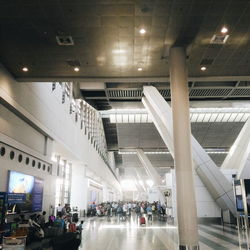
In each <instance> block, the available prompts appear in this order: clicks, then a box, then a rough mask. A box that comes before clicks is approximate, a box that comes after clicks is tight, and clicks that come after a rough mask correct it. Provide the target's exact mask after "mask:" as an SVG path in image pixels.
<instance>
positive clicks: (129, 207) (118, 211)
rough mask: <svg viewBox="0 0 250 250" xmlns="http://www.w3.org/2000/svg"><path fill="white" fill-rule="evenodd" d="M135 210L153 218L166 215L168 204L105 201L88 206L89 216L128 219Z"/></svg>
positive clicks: (137, 213) (136, 212) (139, 214)
mask: <svg viewBox="0 0 250 250" xmlns="http://www.w3.org/2000/svg"><path fill="white" fill-rule="evenodd" d="M132 212H134V213H135V214H136V215H137V217H142V216H144V215H147V217H148V220H149V221H152V220H153V215H158V216H159V217H160V216H163V217H164V216H165V215H166V204H161V203H160V202H159V201H155V202H153V203H149V202H147V201H142V202H135V201H131V202H122V201H119V202H105V203H101V204H95V202H93V203H91V204H90V205H89V207H88V211H87V216H108V217H111V216H117V217H118V220H119V221H120V220H126V218H127V217H129V216H131V214H132Z"/></svg>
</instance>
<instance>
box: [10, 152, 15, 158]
mask: <svg viewBox="0 0 250 250" xmlns="http://www.w3.org/2000/svg"><path fill="white" fill-rule="evenodd" d="M14 157H15V152H14V151H11V152H10V159H11V160H13V159H14Z"/></svg>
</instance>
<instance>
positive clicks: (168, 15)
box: [0, 0, 250, 78]
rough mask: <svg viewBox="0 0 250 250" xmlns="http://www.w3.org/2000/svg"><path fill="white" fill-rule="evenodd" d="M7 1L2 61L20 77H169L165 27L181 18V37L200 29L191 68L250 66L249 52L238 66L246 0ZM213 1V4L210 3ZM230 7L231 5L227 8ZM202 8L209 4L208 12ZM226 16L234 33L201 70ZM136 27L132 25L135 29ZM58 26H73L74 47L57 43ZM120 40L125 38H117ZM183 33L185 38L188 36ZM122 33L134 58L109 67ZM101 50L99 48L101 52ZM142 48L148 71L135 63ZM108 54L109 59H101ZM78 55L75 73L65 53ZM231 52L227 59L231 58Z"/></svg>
mask: <svg viewBox="0 0 250 250" xmlns="http://www.w3.org/2000/svg"><path fill="white" fill-rule="evenodd" d="M8 2H9V1H4V2H1V3H0V6H1V7H0V9H1V11H0V12H1V15H0V21H1V27H2V29H1V30H2V32H1V33H2V34H1V38H2V39H1V41H0V45H1V48H0V52H1V61H2V62H3V63H4V65H5V66H6V67H7V68H8V69H10V71H11V73H13V74H14V75H15V76H17V77H18V78H21V77H41V78H42V77H45V76H46V77H52V76H53V77H75V76H80V77H87V76H89V77H91V76H94V77H98V76H103V77H109V76H110V77H111V76H118V77H119V76H123V77H130V76H131V77H133V76H136V77H138V76H145V77H147V76H149V77H153V76H156V77H157V76H168V65H167V63H166V60H161V56H162V55H164V52H163V51H164V48H165V45H164V39H165V37H166V36H168V35H167V34H169V32H166V29H167V28H168V30H169V29H170V30H171V29H172V30H175V28H176V27H175V26H174V24H175V21H178V20H179V21H180V23H179V28H180V30H182V31H183V30H185V32H181V33H185V34H183V35H184V37H185V36H187V39H189V38H191V37H192V36H193V35H192V34H196V33H195V32H196V30H195V27H197V30H198V33H197V36H195V37H194V38H196V39H195V42H194V44H193V46H192V49H191V51H190V59H189V64H190V70H189V72H190V75H192V76H207V75H229V74H233V75H242V74H244V75H247V74H248V73H249V62H248V60H247V57H246V56H244V58H245V63H246V65H244V66H245V67H243V65H241V61H242V60H243V58H241V57H243V56H240V55H241V54H242V55H245V53H242V51H244V50H245V49H246V48H248V47H249V40H248V39H249V38H248V37H247V34H246V31H247V30H249V25H250V24H249V23H250V22H249V15H248V14H247V12H248V10H249V7H248V9H247V8H246V6H247V4H249V1H246V0H243V1H242V0H241V1H239V0H232V1H224V0H222V1H196V0H195V1H191V0H187V1H184V2H179V1H168V2H167V1H163V2H159V1H155V2H153V3H152V2H150V3H149V2H147V3H146V4H138V2H136V3H135V2H131V1H123V2H122V3H121V2H119V3H117V2H116V3H114V2H112V3H111V2H104V1H95V2H90V1H84V2H82V1H81V2H80V1H74V0H73V1H63V0H62V1H48V0H44V1H39V4H37V2H36V1H33V2H29V3H28V4H27V2H26V5H25V2H24V3H23V2H20V1H13V4H10V3H8ZM17 3H18V4H17ZM141 3H142V2H141ZM230 3H231V5H230ZM209 5H211V6H212V7H211V8H207V6H209ZM20 6H21V7H22V8H20ZM227 6H229V7H228V8H227ZM244 8H245V13H244ZM20 9H21V11H20ZM204 9H205V10H207V11H206V12H207V13H206V12H205V14H204ZM181 10H182V11H183V10H188V11H186V13H185V16H184V17H183V19H181V18H179V17H180V13H181ZM201 14H202V15H203V16H204V20H203V21H201V22H200V27H199V26H195V27H194V26H193V25H188V24H189V23H191V24H192V23H193V22H194V20H197V18H201V16H202V15H201ZM197 15H198V16H197ZM123 18H125V19H126V20H125V19H124V20H125V21H122V22H123V24H121V19H123ZM140 18H142V19H141V20H143V22H144V20H145V23H146V24H147V25H148V26H149V28H148V31H149V32H148V34H146V35H145V36H144V38H143V39H144V40H147V41H148V42H147V43H146V45H147V49H146V52H145V54H144V53H142V54H140V53H137V51H139V52H140V47H142V46H143V43H142V40H143V39H139V38H140V36H139V35H138V33H137V29H138V27H137V25H138V23H140ZM239 18H240V19H239ZM170 19H171V20H172V21H171V20H170ZM223 19H224V20H225V22H227V23H228V24H229V32H231V33H230V38H229V40H228V44H226V45H225V46H220V47H221V49H219V47H213V50H215V56H216V58H215V60H214V62H213V64H212V65H211V67H210V70H208V71H207V72H200V69H199V63H200V62H201V60H202V59H206V57H209V56H210V54H211V55H212V54H213V52H212V53H211V51H209V55H203V52H204V49H205V47H206V46H208V43H209V40H210V39H211V37H210V36H211V34H213V32H214V30H216V29H218V28H219V25H220V24H221V25H222V24H223ZM114 20H118V21H117V22H116V23H115V24H112V23H113V22H115V21H114ZM181 20H182V21H181ZM162 22H164V24H162ZM165 23H166V24H165ZM196 23H198V22H196ZM175 25H177V24H175ZM192 26H193V28H192ZM17 27H18V29H17ZM234 27H235V28H234ZM13 28H14V29H16V30H14V29H13ZM27 28H28V29H27ZM131 30H133V34H132V36H131ZM60 31H61V32H62V33H71V34H72V37H73V40H74V42H75V45H74V46H72V47H71V48H66V47H63V48H59V46H58V45H57V44H56V41H55V35H56V34H57V33H58V32H60ZM44 32H45V33H46V34H45V33H44ZM170 33H171V32H170ZM244 34H246V37H243V38H242V39H243V40H246V44H243V43H234V44H230V43H231V41H234V42H235V41H239V38H240V36H244ZM177 36H178V34H177ZM117 39H119V41H120V42H117ZM138 39H139V40H138ZM182 39H184V40H185V38H182ZM123 40H124V42H125V43H126V44H127V45H128V48H129V47H130V46H131V47H132V49H129V51H130V52H129V53H128V54H129V59H128V62H129V65H128V66H127V67H122V71H116V70H115V67H113V66H112V56H113V55H112V53H110V50H111V49H112V46H113V45H114V43H116V42H117V43H118V44H121V41H123ZM136 40H138V43H134V42H135V41H136ZM170 40H171V39H170ZM204 41H205V43H204ZM237 46H239V48H237ZM13 47H16V48H17V53H15V56H14V55H13V53H11V52H10V51H11V48H13ZM243 49H244V50H243ZM224 51H225V52H224ZM35 54H37V55H38V56H37V57H36V58H35V57H34V55H35ZM99 54H101V55H100V56H99ZM131 54H132V55H131ZM103 55H104V56H103ZM130 55H131V56H130ZM136 55H137V56H136ZM140 55H142V56H145V58H146V60H147V67H146V70H145V71H144V72H141V73H139V72H137V70H136V65H135V64H136V63H137V60H141V59H139V58H140ZM223 55H225V56H226V58H225V56H223ZM104 57H105V58H106V61H105V60H103V58H104ZM230 57H232V58H230ZM16 58H20V59H21V60H23V61H25V63H27V64H30V65H32V61H35V66H33V67H34V69H33V70H31V71H30V72H29V73H28V74H23V73H22V72H20V66H19V64H18V63H17V60H16ZM25 58H27V59H25ZM97 58H98V59H97ZM73 59H74V60H79V61H80V63H81V65H82V68H81V71H80V72H79V73H77V74H76V73H75V72H73V71H72V69H71V68H70V67H68V66H67V64H66V61H67V60H73ZM226 59H228V61H227V62H226V61H225V60H226ZM223 62H224V63H225V62H226V64H225V67H224V66H223V67H222V63H223ZM235 62H238V63H237V64H236V65H237V67H235ZM118 68H119V67H118ZM120 68H121V67H120Z"/></svg>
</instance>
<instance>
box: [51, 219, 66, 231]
mask: <svg viewBox="0 0 250 250" xmlns="http://www.w3.org/2000/svg"><path fill="white" fill-rule="evenodd" d="M54 226H55V227H59V228H62V229H63V231H64V232H65V231H66V224H65V221H64V219H63V218H62V217H61V216H58V218H56V220H55V221H54Z"/></svg>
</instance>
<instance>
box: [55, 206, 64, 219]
mask: <svg viewBox="0 0 250 250" xmlns="http://www.w3.org/2000/svg"><path fill="white" fill-rule="evenodd" d="M62 210H63V206H61V204H58V207H57V209H56V216H57V217H62Z"/></svg>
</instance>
